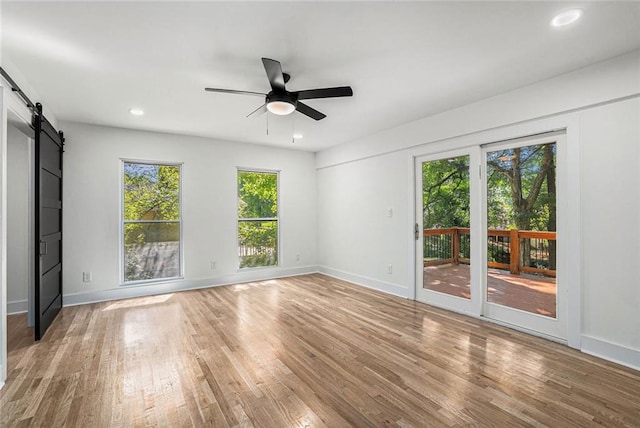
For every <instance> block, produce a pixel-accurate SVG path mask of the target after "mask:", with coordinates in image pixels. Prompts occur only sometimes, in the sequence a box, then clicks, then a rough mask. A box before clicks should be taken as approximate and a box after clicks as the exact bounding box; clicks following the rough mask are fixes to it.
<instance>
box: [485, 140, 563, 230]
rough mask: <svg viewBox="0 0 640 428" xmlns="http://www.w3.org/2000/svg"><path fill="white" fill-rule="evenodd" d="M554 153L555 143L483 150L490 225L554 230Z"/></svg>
mask: <svg viewBox="0 0 640 428" xmlns="http://www.w3.org/2000/svg"><path fill="white" fill-rule="evenodd" d="M555 155H556V145H555V143H551V144H543V145H535V146H526V147H518V148H515V149H506V150H499V151H495V152H489V153H487V193H488V194H487V205H488V216H489V227H490V228H492V229H512V228H515V229H519V230H549V231H554V230H556V228H555V210H556V195H555ZM549 177H553V179H552V181H553V183H552V185H550V184H551V180H549ZM545 184H546V186H545Z"/></svg>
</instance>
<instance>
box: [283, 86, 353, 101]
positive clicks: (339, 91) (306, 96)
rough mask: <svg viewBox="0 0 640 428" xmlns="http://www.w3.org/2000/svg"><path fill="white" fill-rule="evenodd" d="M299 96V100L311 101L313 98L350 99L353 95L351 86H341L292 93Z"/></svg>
mask: <svg viewBox="0 0 640 428" xmlns="http://www.w3.org/2000/svg"><path fill="white" fill-rule="evenodd" d="M292 94H295V95H298V99H299V100H310V99H312V98H337V97H350V96H352V95H353V90H352V89H351V86H339V87H336V88H323V89H308V90H306V91H298V92H292Z"/></svg>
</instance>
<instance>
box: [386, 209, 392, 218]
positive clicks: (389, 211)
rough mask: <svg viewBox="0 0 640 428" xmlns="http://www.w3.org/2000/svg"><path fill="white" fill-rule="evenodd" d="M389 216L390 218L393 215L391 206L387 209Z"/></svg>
mask: <svg viewBox="0 0 640 428" xmlns="http://www.w3.org/2000/svg"><path fill="white" fill-rule="evenodd" d="M387 217H389V218H391V217H393V208H389V209H388V210H387Z"/></svg>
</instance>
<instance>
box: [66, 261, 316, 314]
mask: <svg viewBox="0 0 640 428" xmlns="http://www.w3.org/2000/svg"><path fill="white" fill-rule="evenodd" d="M317 272H318V267H317V266H303V267H296V268H284V269H267V268H264V269H263V268H260V269H254V270H249V271H246V272H239V273H237V274H235V275H229V276H225V277H218V278H207V279H197V280H178V281H167V282H157V283H153V284H144V285H130V286H121V287H119V288H113V289H109V290H99V291H90V292H87V293H74V294H65V295H64V296H63V298H62V302H63V305H64V306H76V305H85V304H88V303H97V302H106V301H110V300H119V299H128V298H131V297H143V296H152V295H156V294H166V293H173V292H176V291H183V290H195V289H198V288H209V287H219V286H223V285H232V284H238V283H242V282H251V281H265V280H268V279H275V278H285V277H289V276H299V275H307V274H310V273H317Z"/></svg>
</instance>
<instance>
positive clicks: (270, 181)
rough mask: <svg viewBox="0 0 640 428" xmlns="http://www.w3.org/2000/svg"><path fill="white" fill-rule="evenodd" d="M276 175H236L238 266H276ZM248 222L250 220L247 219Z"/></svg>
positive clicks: (249, 173) (242, 172)
mask: <svg viewBox="0 0 640 428" xmlns="http://www.w3.org/2000/svg"><path fill="white" fill-rule="evenodd" d="M276 217H278V175H277V174H276V173H269V172H252V171H239V172H238V219H239V221H238V241H239V245H240V252H241V254H240V267H241V268H244V267H255V266H272V265H276V264H278V254H277V248H278V246H277V240H278V222H277V221H276V220H274V218H276ZM249 219H251V220H249Z"/></svg>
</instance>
